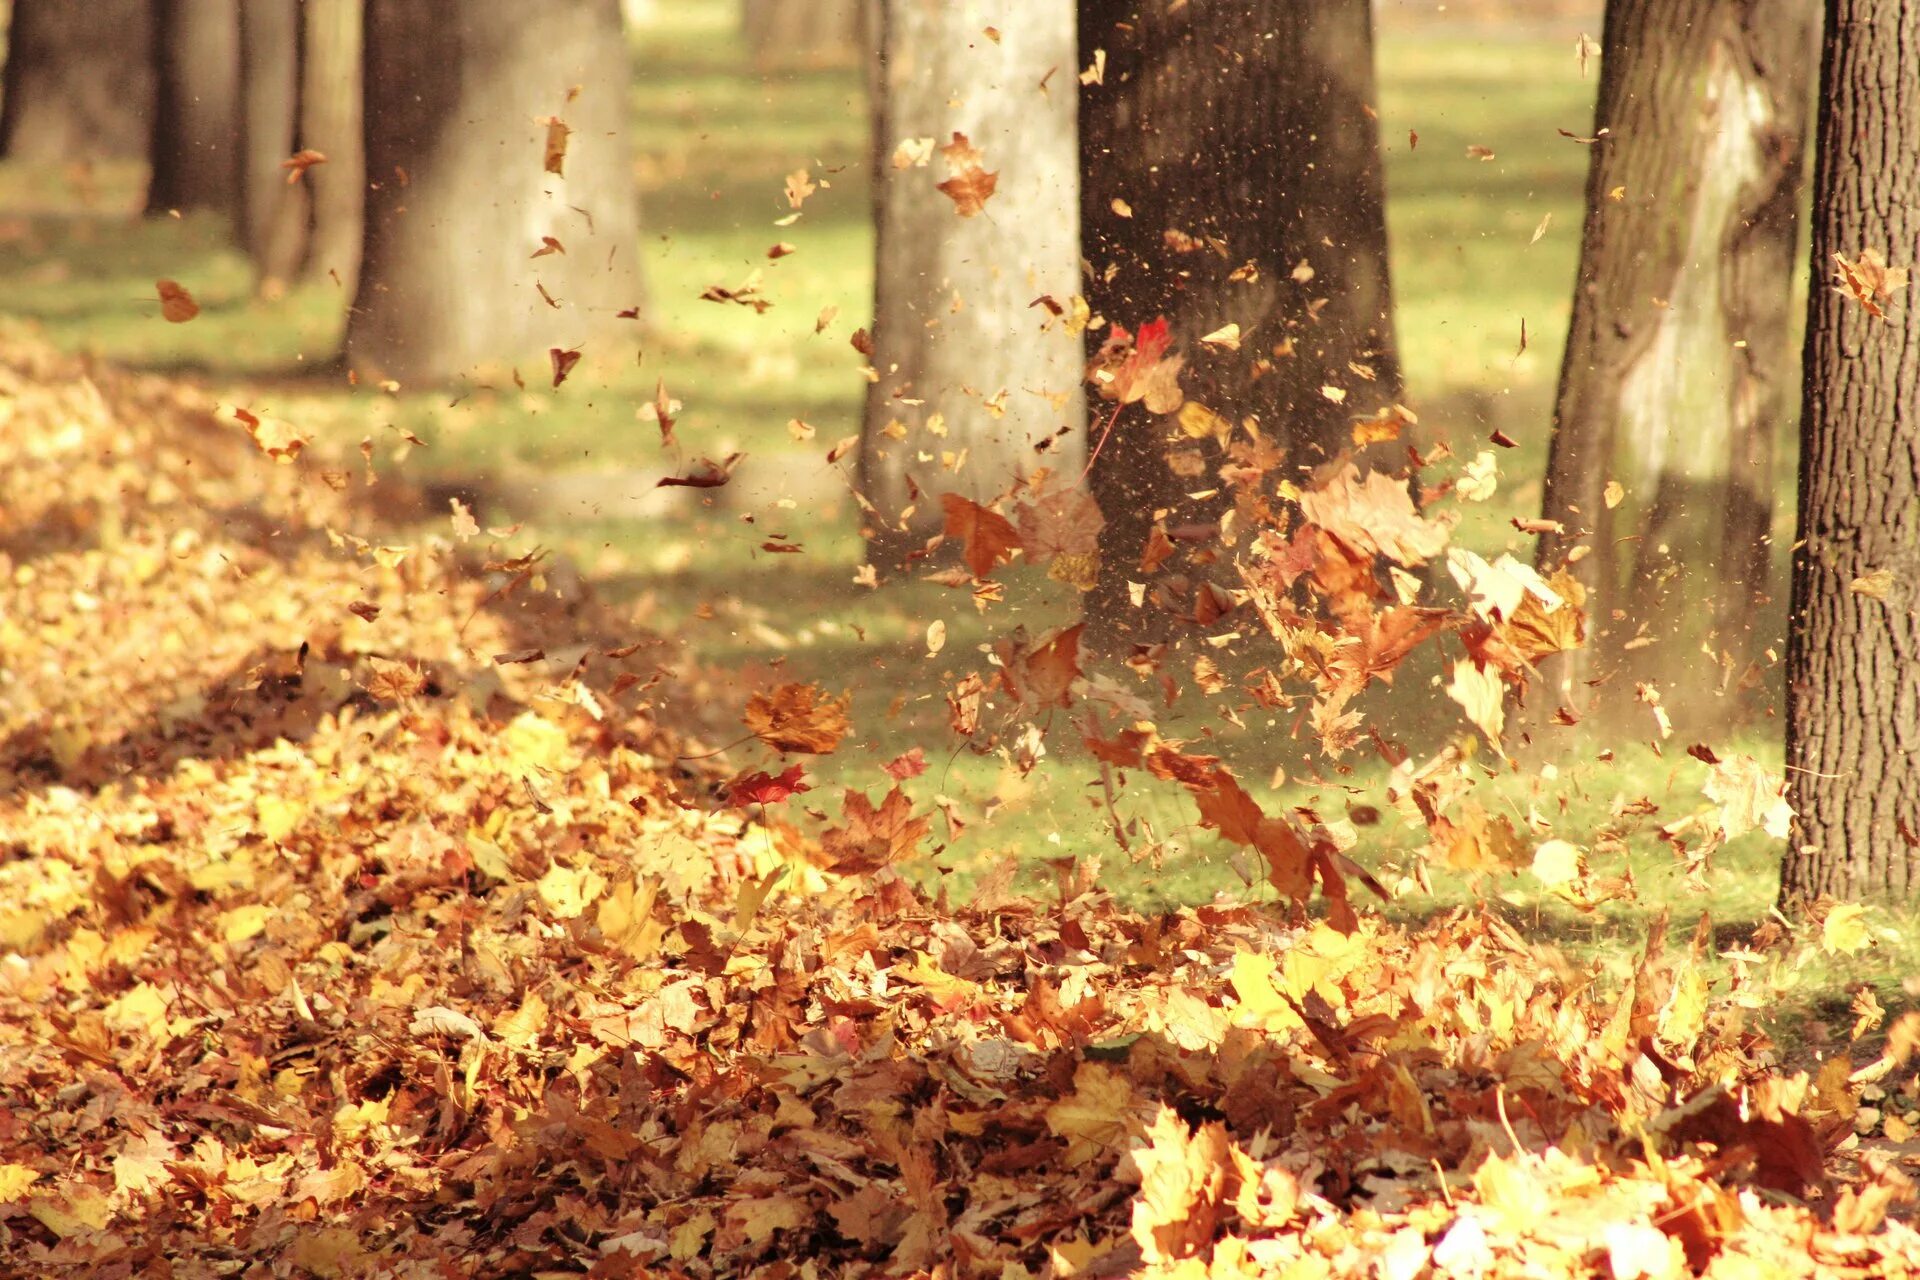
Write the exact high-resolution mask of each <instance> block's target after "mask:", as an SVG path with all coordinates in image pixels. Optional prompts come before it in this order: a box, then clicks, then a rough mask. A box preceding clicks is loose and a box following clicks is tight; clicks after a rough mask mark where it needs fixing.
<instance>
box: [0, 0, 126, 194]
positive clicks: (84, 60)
mask: <svg viewBox="0 0 1920 1280" xmlns="http://www.w3.org/2000/svg"><path fill="white" fill-rule="evenodd" d="M5 77H6V79H5V100H4V102H0V156H5V157H6V158H7V159H9V160H26V161H31V162H36V163H42V164H45V163H51V162H65V161H70V160H101V159H125V158H130V157H137V156H144V155H146V154H147V147H148V144H149V143H150V142H151V138H150V136H149V134H150V132H151V127H150V125H149V123H148V122H149V121H150V120H151V119H152V118H153V98H154V74H153V15H152V0H13V20H12V24H11V26H10V27H9V29H8V36H7V65H6V73H5Z"/></svg>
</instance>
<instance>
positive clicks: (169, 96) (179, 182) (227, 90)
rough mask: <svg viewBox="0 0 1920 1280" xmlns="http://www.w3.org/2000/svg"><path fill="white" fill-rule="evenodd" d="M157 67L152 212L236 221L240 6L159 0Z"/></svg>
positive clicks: (211, 0)
mask: <svg viewBox="0 0 1920 1280" xmlns="http://www.w3.org/2000/svg"><path fill="white" fill-rule="evenodd" d="M154 26H155V31H154V44H155V52H156V62H157V65H158V68H159V74H158V84H157V88H156V92H155V100H154V111H153V146H152V161H153V177H152V181H150V182H149V183H148V184H147V212H148V213H150V214H166V213H170V212H172V211H173V210H175V209H178V210H181V211H182V212H185V211H189V210H194V209H207V210H212V211H214V212H216V213H222V214H226V215H228V216H231V217H237V216H238V215H239V214H240V211H241V207H242V203H243V201H242V196H241V179H240V172H241V169H240V159H241V142H240V5H239V3H238V0H156V3H155V5H154Z"/></svg>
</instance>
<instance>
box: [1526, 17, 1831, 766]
mask: <svg viewBox="0 0 1920 1280" xmlns="http://www.w3.org/2000/svg"><path fill="white" fill-rule="evenodd" d="M1818 24H1819V14H1818V12H1817V11H1816V10H1815V9H1814V7H1813V6H1812V5H1807V4H1781V3H1778V2H1777V0H1612V3H1610V4H1609V5H1608V6H1607V17H1606V29H1605V37H1604V39H1603V42H1602V44H1603V53H1602V58H1603V61H1602V64H1601V76H1600V95H1599V102H1598V106H1597V108H1596V111H1595V128H1594V133H1595V135H1596V136H1597V137H1598V138H1599V139H1600V141H1599V142H1597V143H1595V144H1593V146H1594V150H1593V158H1592V162H1591V165H1590V167H1589V170H1588V175H1587V217H1586V226H1585V229H1584V232H1583V236H1582V241H1581V253H1580V268H1579V277H1578V280H1577V282H1576V286H1575V291H1574V305H1573V319H1572V325H1571V328H1570V330H1569V334H1568V339H1567V348H1566V354H1565V357H1564V360H1563V363H1562V365H1561V371H1560V388H1559V394H1558V399H1557V401H1556V405H1555V413H1554V434H1553V440H1552V445H1551V450H1550V456H1549V460H1548V465H1547V477H1546V493H1545V501H1544V504H1543V511H1542V514H1543V515H1544V517H1545V518H1546V519H1548V520H1553V521H1558V522H1559V523H1561V524H1562V525H1564V526H1565V532H1564V533H1561V534H1551V535H1548V536H1545V537H1543V538H1542V540H1541V544H1540V547H1539V562H1540V564H1541V565H1542V567H1543V568H1557V567H1558V566H1560V565H1561V564H1562V563H1563V562H1565V561H1566V558H1567V556H1568V553H1569V552H1571V551H1573V549H1574V548H1575V547H1584V548H1585V552H1584V553H1583V555H1584V558H1581V559H1577V560H1575V561H1574V562H1573V563H1572V564H1571V566H1570V567H1571V569H1572V572H1573V573H1574V575H1575V576H1576V577H1577V578H1579V579H1580V580H1581V583H1582V585H1583V586H1585V587H1586V588H1587V591H1588V602H1587V611H1588V616H1589V619H1590V635H1589V641H1588V645H1587V647H1586V648H1585V649H1582V650H1577V651H1574V652H1571V653H1568V654H1565V655H1562V656H1560V657H1558V658H1556V659H1552V660H1550V662H1551V665H1550V666H1549V667H1548V668H1547V672H1546V674H1547V676H1548V681H1549V683H1548V685H1547V687H1546V689H1545V690H1544V691H1543V692H1544V694H1545V696H1544V697H1543V698H1542V699H1541V701H1542V703H1543V704H1544V705H1543V706H1539V707H1536V708H1535V711H1536V713H1540V712H1544V711H1549V710H1552V709H1553V706H1554V704H1556V703H1558V704H1561V705H1565V706H1567V707H1569V708H1570V709H1572V710H1573V711H1575V712H1576V713H1578V714H1579V715H1581V716H1595V715H1597V716H1598V717H1599V720H1600V721H1611V722H1614V723H1618V722H1619V721H1621V720H1622V719H1626V718H1629V717H1632V716H1634V715H1636V714H1638V715H1642V716H1643V715H1644V714H1645V713H1644V709H1641V708H1637V707H1636V705H1635V699H1634V686H1635V684H1636V681H1637V680H1638V679H1652V678H1654V676H1655V675H1656V673H1659V674H1660V675H1662V676H1663V677H1664V676H1670V675H1672V674H1673V673H1674V671H1675V663H1676V662H1679V661H1683V660H1701V659H1695V658H1694V657H1693V655H1695V654H1698V652H1699V650H1700V647H1701V645H1702V644H1703V643H1708V644H1710V645H1711V646H1712V647H1713V649H1714V650H1715V652H1716V654H1717V655H1720V661H1719V662H1717V663H1716V662H1715V660H1714V659H1704V660H1703V661H1704V662H1705V667H1704V669H1702V670H1699V671H1697V672H1694V673H1691V674H1690V675H1689V678H1687V679H1685V680H1681V681H1673V682H1671V683H1669V682H1668V681H1667V680H1666V679H1664V678H1662V679H1660V680H1659V681H1658V683H1659V684H1661V685H1662V686H1663V697H1664V698H1665V705H1666V706H1667V707H1668V708H1669V710H1670V711H1672V712H1673V714H1675V715H1676V717H1679V718H1681V719H1683V720H1684V721H1685V722H1686V723H1687V726H1688V728H1689V729H1690V730H1692V731H1695V732H1699V733H1707V732H1711V731H1716V730H1719V729H1723V728H1725V727H1726V726H1727V724H1728V722H1729V721H1730V720H1731V718H1732V717H1733V714H1734V712H1735V710H1736V703H1735V701H1734V699H1733V698H1731V697H1730V696H1727V695H1728V691H1729V690H1730V689H1732V688H1737V687H1738V681H1739V677H1740V675H1741V671H1742V669H1743V668H1745V667H1746V665H1747V664H1748V663H1749V662H1750V661H1752V659H1753V657H1754V655H1755V654H1756V653H1757V651H1758V650H1759V649H1760V648H1761V647H1762V643H1761V640H1762V638H1761V637H1757V636H1755V634H1754V630H1753V628H1754V619H1755V617H1756V614H1757V609H1758V604H1759V601H1760V598H1761V597H1763V596H1764V594H1765V592H1766V588H1767V583H1768V578H1769V570H1770V567H1771V552H1770V545H1769V541H1768V536H1767V535H1768V532H1769V530H1770V528H1771V523H1772V515H1773V497H1772V489H1773V483H1774V470H1773V454H1774V445H1775V441H1776V439H1777V436H1778V434H1779V431H1780V429H1781V428H1782V426H1783V425H1784V424H1785V423H1786V422H1787V420H1788V419H1789V418H1790V416H1791V414H1792V412H1793V408H1794V406H1793V403H1792V395H1793V388H1794V382H1793V374H1794V364H1793V359H1792V354H1793V353H1792V341H1793V316H1792V314H1791V311H1792V296H1793V278H1794V266H1795V257H1794V254H1795V248H1796V211H1797V205H1798V200H1799V192H1800V186H1801V182H1802V177H1803V174H1802V170H1803V168H1804V161H1803V157H1804V155H1805V150H1806V137H1807V128H1808V110H1809V92H1808V90H1809V81H1810V79H1811V77H1812V63H1813V50H1814V49H1815V47H1816V38H1817V33H1818ZM1609 482H1617V483H1618V484H1619V485H1620V486H1621V489H1622V490H1623V491H1624V495H1625V497H1624V499H1620V498H1619V496H1618V495H1616V499H1617V500H1618V501H1619V505H1618V506H1617V508H1609V507H1608V506H1607V505H1606V487H1607V485H1608V484H1609ZM1629 535H1637V537H1636V540H1634V541H1628V540H1627V539H1628V537H1629ZM1596 681H1598V682H1604V683H1603V684H1600V685H1599V686H1598V691H1597V692H1596V691H1595V686H1594V685H1592V684H1590V682H1596ZM1694 695H1698V696H1694ZM1543 719H1544V717H1543V716H1542V715H1539V714H1536V716H1535V720H1534V723H1535V724H1536V726H1537V725H1538V724H1540V723H1542V722H1543Z"/></svg>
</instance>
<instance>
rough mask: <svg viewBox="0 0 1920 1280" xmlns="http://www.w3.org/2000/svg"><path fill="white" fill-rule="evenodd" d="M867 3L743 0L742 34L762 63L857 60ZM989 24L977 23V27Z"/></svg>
mask: <svg viewBox="0 0 1920 1280" xmlns="http://www.w3.org/2000/svg"><path fill="white" fill-rule="evenodd" d="M864 8H865V6H864V4H863V3H862V0H742V3H741V5H740V36H741V38H742V39H743V40H744V41H745V42H746V46H747V55H748V56H749V57H751V58H752V59H753V63H754V65H755V66H756V67H760V68H762V69H768V68H774V67H792V66H842V65H851V64H853V63H854V62H856V61H857V60H858V59H859V58H860V56H861V51H862V49H863V48H864V47H865V45H866V43H867V35H866V31H865V23H864V22H863V14H862V10H863V9H864ZM987 24H988V20H987V19H982V20H981V21H980V22H977V23H974V24H972V26H971V31H972V33H973V34H974V35H978V34H979V30H980V28H981V27H982V26H985V25H987Z"/></svg>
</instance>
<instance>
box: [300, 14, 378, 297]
mask: <svg viewBox="0 0 1920 1280" xmlns="http://www.w3.org/2000/svg"><path fill="white" fill-rule="evenodd" d="M305 8H306V24H305V28H304V34H305V37H306V40H305V43H304V45H303V46H302V48H301V77H300V80H301V88H300V138H299V142H300V146H301V147H303V148H311V149H313V150H315V151H318V152H320V153H321V154H323V155H325V156H326V157H327V161H326V163H325V164H320V165H315V166H314V167H313V168H311V169H309V170H307V173H306V177H305V178H304V179H303V181H305V182H306V183H307V184H308V187H309V190H310V194H311V198H312V203H313V234H312V240H311V243H310V244H309V246H308V249H307V271H308V273H309V274H311V275H312V276H314V277H315V278H316V279H324V280H331V281H335V282H337V283H338V284H339V286H340V287H341V288H342V289H343V290H345V293H346V296H347V297H349V298H351V297H352V296H353V290H354V285H355V283H356V281H357V280H358V279H359V274H360V238H361V217H362V214H363V213H364V210H365V205H366V182H367V177H366V173H367V166H366V151H365V147H364V144H363V140H362V136H361V133H362V128H363V124H362V118H361V81H360V72H361V62H362V48H361V34H362V32H361V17H362V14H363V11H364V9H365V0H305Z"/></svg>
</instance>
